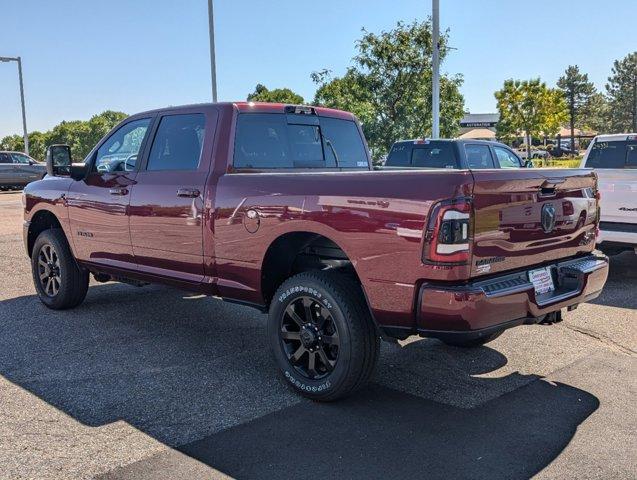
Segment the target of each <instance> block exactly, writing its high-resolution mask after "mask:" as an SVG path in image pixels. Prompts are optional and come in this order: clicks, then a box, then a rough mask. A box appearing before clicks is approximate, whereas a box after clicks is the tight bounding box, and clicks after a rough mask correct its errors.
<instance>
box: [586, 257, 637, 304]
mask: <svg viewBox="0 0 637 480" xmlns="http://www.w3.org/2000/svg"><path fill="white" fill-rule="evenodd" d="M608 258H609V260H610V268H609V271H608V280H607V282H606V285H605V286H604V290H603V291H602V294H601V295H600V296H599V297H597V298H596V299H595V300H592V301H591V303H594V304H597V305H606V306H609V307H620V308H633V309H637V295H635V292H637V254H635V253H633V252H632V251H631V252H623V253H621V254H619V255H612V256H610V257H608Z"/></svg>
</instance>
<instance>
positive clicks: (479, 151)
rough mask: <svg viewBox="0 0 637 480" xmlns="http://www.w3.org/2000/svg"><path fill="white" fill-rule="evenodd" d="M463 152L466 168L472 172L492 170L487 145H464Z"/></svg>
mask: <svg viewBox="0 0 637 480" xmlns="http://www.w3.org/2000/svg"><path fill="white" fill-rule="evenodd" d="M464 151H465V155H466V157H467V167H468V168H470V169H472V170H478V169H484V168H494V163H493V158H492V157H491V151H490V150H489V147H488V146H487V145H475V144H474V145H471V144H468V145H467V144H465V146H464Z"/></svg>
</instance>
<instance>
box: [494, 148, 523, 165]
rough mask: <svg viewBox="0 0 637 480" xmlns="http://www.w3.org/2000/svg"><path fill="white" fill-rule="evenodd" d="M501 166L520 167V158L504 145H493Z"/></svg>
mask: <svg viewBox="0 0 637 480" xmlns="http://www.w3.org/2000/svg"><path fill="white" fill-rule="evenodd" d="M493 150H495V156H496V157H497V159H498V163H499V164H500V168H520V167H521V166H522V165H520V159H519V158H518V157H517V156H516V155H515V154H514V153H512V152H510V151H509V150H507V149H506V148H502V147H493Z"/></svg>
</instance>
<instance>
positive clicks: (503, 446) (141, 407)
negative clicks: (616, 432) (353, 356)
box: [0, 284, 599, 479]
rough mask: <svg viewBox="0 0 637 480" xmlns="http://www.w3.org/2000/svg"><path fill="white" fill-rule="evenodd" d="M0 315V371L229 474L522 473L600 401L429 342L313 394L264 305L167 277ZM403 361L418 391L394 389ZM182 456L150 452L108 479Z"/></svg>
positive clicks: (1, 306) (17, 302)
mask: <svg viewBox="0 0 637 480" xmlns="http://www.w3.org/2000/svg"><path fill="white" fill-rule="evenodd" d="M0 311H2V312H3V314H2V318H1V320H2V321H1V322H0V374H1V375H2V376H4V377H5V378H6V379H8V380H9V381H11V382H13V383H14V384H16V385H18V386H20V387H21V388H24V389H25V390H27V391H29V392H31V393H33V394H35V395H36V396H37V397H39V398H40V399H42V400H43V401H45V402H47V403H48V404H50V405H52V406H54V407H55V408H57V409H59V410H61V411H62V412H64V413H66V414H67V415H69V416H71V417H72V418H73V419H75V420H77V421H79V422H81V423H82V424H84V425H86V426H88V427H100V426H103V425H106V424H109V423H111V422H115V421H118V420H123V421H125V422H127V423H128V424H130V425H132V426H133V427H135V428H136V429H138V430H140V431H142V432H144V433H146V434H147V435H150V436H151V437H153V438H155V439H157V440H158V441H160V442H162V443H164V444H166V445H168V446H170V447H173V448H175V449H177V450H178V451H180V452H183V453H185V454H186V456H184V458H186V459H195V460H196V461H198V462H201V463H202V464H205V465H207V466H210V467H213V468H214V469H216V470H218V471H221V472H223V473H225V474H227V475H231V476H234V477H238V478H277V479H278V478H321V477H323V478H325V477H327V478H334V477H341V478H352V477H365V478H396V477H403V478H405V477H426V478H460V477H462V478H467V477H471V478H489V479H493V478H507V479H510V478H528V477H530V476H532V475H533V474H535V473H537V472H539V471H540V470H542V469H543V468H544V467H545V466H547V465H548V464H549V463H550V462H551V461H553V460H554V459H555V458H556V457H557V456H558V455H559V453H560V452H561V451H562V450H563V449H564V448H565V447H566V445H568V443H569V441H570V440H571V438H572V437H573V435H574V434H575V432H576V429H577V427H578V425H580V424H581V423H582V422H583V421H584V420H585V419H586V418H587V417H588V416H589V415H590V414H591V413H592V412H594V411H595V410H596V409H597V408H598V406H599V401H598V400H597V398H596V397H595V396H593V395H591V394H589V393H587V392H585V391H583V390H580V389H577V388H574V387H571V386H569V385H565V384H560V383H557V384H552V383H549V382H547V381H544V380H542V379H540V378H539V377H537V376H533V375H520V374H518V373H514V374H510V375H506V376H504V377H501V378H483V377H477V376H476V374H478V373H486V372H490V371H493V370H496V369H498V368H499V367H500V366H502V365H504V364H505V363H506V361H507V360H506V357H504V356H503V355H502V354H500V353H499V352H497V351H496V350H493V349H490V348H487V347H482V348H480V349H476V350H474V351H466V350H465V351H462V352H460V351H459V349H453V348H452V347H446V346H444V345H442V344H440V343H439V342H437V341H433V340H423V341H416V342H413V343H410V344H408V345H406V346H405V347H404V348H399V347H397V346H386V347H384V349H383V356H382V358H381V361H380V363H381V365H379V367H381V368H380V369H379V373H378V374H377V375H376V376H375V377H374V382H373V383H372V384H371V385H370V386H369V387H368V388H366V389H365V390H363V391H361V392H359V393H358V394H356V395H355V396H353V397H351V398H349V399H347V400H345V401H341V402H337V403H333V404H314V403H312V402H309V401H307V400H300V399H299V397H297V396H296V395H295V394H293V393H292V392H290V391H289V390H288V389H287V388H286V387H285V386H284V385H283V384H282V383H281V381H280V380H279V379H278V377H277V376H276V375H275V370H274V365H273V363H272V362H271V360H270V358H269V353H268V352H267V349H266V342H265V332H264V322H263V318H264V317H263V316H261V315H260V314H258V313H255V312H254V311H253V310H250V309H246V308H242V307H238V306H236V305H231V304H227V303H223V302H218V301H215V300H212V299H208V298H201V297H194V296H188V295H185V294H183V293H181V292H177V291H174V290H170V289H167V288H163V287H147V288H144V289H141V290H137V289H134V288H132V287H129V286H126V285H120V284H106V285H100V286H94V287H92V288H91V289H90V290H89V296H88V298H87V300H86V302H85V303H84V304H83V305H82V306H81V307H79V308H77V309H75V310H71V311H63V312H53V311H50V310H47V309H46V308H44V307H43V306H42V305H41V304H40V302H39V301H38V300H37V298H36V297H35V296H25V297H19V298H13V299H9V300H5V301H2V302H0ZM427 352H429V353H427ZM418 359H421V360H418ZM414 361H418V362H421V364H415V365H414ZM389 363H391V364H392V365H389ZM410 368H411V369H413V370H414V371H417V374H413V375H411V373H412V372H411V371H410V370H409V369H410ZM405 372H408V373H410V375H411V377H410V378H411V380H410V383H411V384H412V385H411V387H410V388H409V389H408V390H409V391H411V392H414V391H415V392H417V393H418V395H412V394H409V393H403V392H399V391H398V389H400V388H403V387H404V385H403V381H404V380H405ZM414 384H416V385H415V386H414ZM403 389H404V388H403ZM421 392H422V393H421ZM465 399H466V401H465ZM167 452H168V453H165V454H170V452H174V450H167ZM159 455H160V456H161V455H162V454H159ZM192 461H194V460H192ZM159 466H161V471H158V468H160V467H159ZM182 467H183V465H182V464H181V463H180V462H168V466H167V464H166V462H162V459H161V458H160V457H157V456H155V457H150V458H147V459H145V460H142V461H140V462H137V463H136V464H132V465H129V466H126V467H123V468H122V469H120V470H116V471H113V472H111V474H107V476H106V477H107V478H154V479H157V478H180V477H183V473H184V472H183V471H181V470H180V469H181V468H182Z"/></svg>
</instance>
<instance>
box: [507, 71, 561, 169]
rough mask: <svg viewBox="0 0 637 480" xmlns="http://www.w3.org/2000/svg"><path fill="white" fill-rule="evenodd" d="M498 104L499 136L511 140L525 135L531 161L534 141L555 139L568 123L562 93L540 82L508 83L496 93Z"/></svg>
mask: <svg viewBox="0 0 637 480" xmlns="http://www.w3.org/2000/svg"><path fill="white" fill-rule="evenodd" d="M495 98H496V100H497V101H498V112H499V113H500V120H499V121H498V127H497V129H498V136H499V137H502V138H511V137H516V136H518V135H520V133H522V132H524V135H525V137H526V141H525V143H526V148H527V154H528V158H531V137H533V136H539V135H540V134H545V135H555V134H556V133H557V132H558V131H559V128H560V125H562V124H563V123H564V122H566V120H567V119H568V113H567V107H566V102H565V100H564V97H563V95H562V92H560V91H559V90H554V89H551V88H548V87H547V86H546V84H545V83H544V82H541V81H540V79H539V78H537V79H532V80H506V81H505V82H504V86H503V87H502V89H501V90H498V91H497V92H495Z"/></svg>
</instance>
